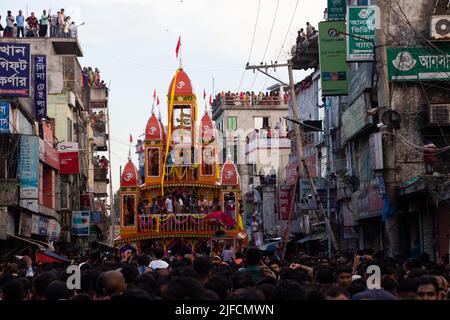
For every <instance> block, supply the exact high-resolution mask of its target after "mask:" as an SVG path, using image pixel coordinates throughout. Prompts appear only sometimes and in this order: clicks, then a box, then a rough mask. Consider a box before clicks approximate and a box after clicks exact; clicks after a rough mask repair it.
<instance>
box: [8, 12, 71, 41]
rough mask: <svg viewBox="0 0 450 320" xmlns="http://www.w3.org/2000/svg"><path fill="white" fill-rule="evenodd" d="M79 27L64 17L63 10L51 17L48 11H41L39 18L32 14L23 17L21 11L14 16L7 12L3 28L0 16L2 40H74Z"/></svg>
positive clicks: (69, 18)
mask: <svg viewBox="0 0 450 320" xmlns="http://www.w3.org/2000/svg"><path fill="white" fill-rule="evenodd" d="M79 26H80V25H76V24H75V22H74V21H72V19H71V17H70V16H66V14H65V11H64V9H61V10H60V11H58V12H57V13H55V14H53V15H52V14H51V13H50V11H49V12H47V11H46V10H43V11H42V15H40V17H38V16H37V15H35V13H34V12H31V14H30V15H29V16H28V17H25V16H24V15H23V11H22V10H19V12H18V13H17V15H16V16H14V15H13V14H12V12H11V11H7V14H6V17H5V25H4V26H3V21H2V16H1V15H0V36H1V33H3V35H2V36H3V37H4V38H20V37H31V38H32V37H41V38H44V37H52V38H76V37H77V36H78V27H79Z"/></svg>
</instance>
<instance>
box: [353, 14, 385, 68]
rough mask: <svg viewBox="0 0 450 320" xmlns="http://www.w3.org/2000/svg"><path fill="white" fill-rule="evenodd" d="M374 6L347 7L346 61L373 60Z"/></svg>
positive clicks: (375, 22)
mask: <svg viewBox="0 0 450 320" xmlns="http://www.w3.org/2000/svg"><path fill="white" fill-rule="evenodd" d="M376 8H377V7H376V6H349V7H348V8H347V17H348V23H347V34H348V35H347V61H351V62H358V61H373V58H374V41H375V29H376V24H377V23H378V21H376V16H377V12H378V11H377V10H376Z"/></svg>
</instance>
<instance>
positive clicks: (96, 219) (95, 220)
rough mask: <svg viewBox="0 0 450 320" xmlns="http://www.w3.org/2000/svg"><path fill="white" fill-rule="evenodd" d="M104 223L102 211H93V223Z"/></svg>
mask: <svg viewBox="0 0 450 320" xmlns="http://www.w3.org/2000/svg"><path fill="white" fill-rule="evenodd" d="M96 223H102V213H101V212H100V211H93V212H91V224H96Z"/></svg>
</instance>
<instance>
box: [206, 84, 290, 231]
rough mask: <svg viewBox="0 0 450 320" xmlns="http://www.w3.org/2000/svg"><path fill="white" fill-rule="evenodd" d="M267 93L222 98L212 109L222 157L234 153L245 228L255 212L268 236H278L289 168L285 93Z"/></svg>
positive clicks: (276, 88) (277, 89) (279, 90)
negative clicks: (281, 180)
mask: <svg viewBox="0 0 450 320" xmlns="http://www.w3.org/2000/svg"><path fill="white" fill-rule="evenodd" d="M269 89H271V91H270V94H269V92H268V93H267V94H265V95H263V94H260V95H259V96H256V95H253V96H252V95H251V94H247V95H244V96H242V95H241V97H239V95H236V96H234V97H233V96H232V95H231V94H229V93H227V94H225V93H223V94H219V95H218V96H217V97H216V99H215V100H214V103H213V106H212V119H213V121H215V125H216V128H217V130H218V131H219V132H220V133H221V141H222V142H223V143H222V148H223V152H222V156H223V157H225V155H226V154H227V153H230V154H231V155H232V158H233V160H234V163H236V164H237V168H238V171H239V174H240V177H241V185H242V192H243V195H244V199H243V201H244V203H243V206H244V212H245V216H246V219H245V220H246V224H247V227H249V224H250V222H251V216H252V214H253V213H254V212H255V211H257V212H258V213H259V214H260V215H261V218H262V221H263V225H264V231H265V233H266V234H267V235H270V236H276V235H277V234H276V233H277V231H276V230H277V229H276V226H277V218H276V217H277V202H276V184H277V179H278V178H277V177H279V176H280V175H281V174H282V172H283V169H284V167H285V166H286V164H287V161H288V155H289V149H290V141H289V139H287V136H286V134H287V123H286V122H287V121H286V119H285V117H286V116H287V115H288V104H287V95H286V94H285V92H284V91H283V90H284V89H285V88H283V87H280V86H274V87H272V88H269ZM219 139H220V138H219ZM221 160H222V161H224V159H223V158H222V159H221ZM249 234H250V232H249Z"/></svg>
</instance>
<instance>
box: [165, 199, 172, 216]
mask: <svg viewBox="0 0 450 320" xmlns="http://www.w3.org/2000/svg"><path fill="white" fill-rule="evenodd" d="M165 205H166V211H167V213H173V201H172V198H171V197H167V199H166V203H165Z"/></svg>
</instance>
